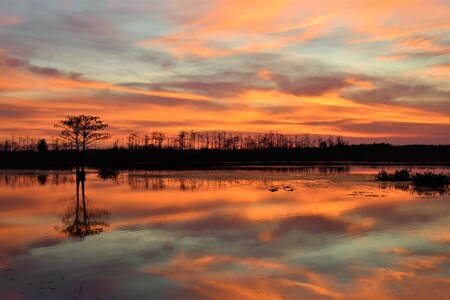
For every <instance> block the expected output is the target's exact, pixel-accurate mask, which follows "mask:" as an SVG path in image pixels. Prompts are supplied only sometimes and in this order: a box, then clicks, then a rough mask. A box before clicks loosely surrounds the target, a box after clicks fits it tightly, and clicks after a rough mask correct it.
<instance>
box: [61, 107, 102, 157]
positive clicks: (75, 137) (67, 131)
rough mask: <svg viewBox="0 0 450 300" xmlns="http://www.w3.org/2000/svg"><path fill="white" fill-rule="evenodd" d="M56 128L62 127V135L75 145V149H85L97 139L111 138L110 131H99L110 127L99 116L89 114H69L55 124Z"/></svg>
mask: <svg viewBox="0 0 450 300" xmlns="http://www.w3.org/2000/svg"><path fill="white" fill-rule="evenodd" d="M55 127H56V128H61V129H62V131H61V133H60V136H61V137H62V138H63V139H65V140H66V141H68V142H69V143H70V144H71V145H73V146H74V147H75V150H77V151H80V149H81V150H82V151H85V150H86V148H87V147H88V146H89V145H90V144H92V143H95V142H97V141H101V140H106V139H109V138H110V135H109V134H108V133H101V132H99V131H102V130H104V129H105V128H106V127H108V124H104V123H103V121H101V120H100V118H99V117H93V116H89V115H79V116H67V118H66V119H65V120H62V121H59V122H58V123H57V124H55Z"/></svg>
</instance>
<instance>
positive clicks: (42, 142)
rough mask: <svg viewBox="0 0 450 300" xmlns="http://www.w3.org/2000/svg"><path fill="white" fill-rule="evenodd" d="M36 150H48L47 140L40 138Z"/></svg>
mask: <svg viewBox="0 0 450 300" xmlns="http://www.w3.org/2000/svg"><path fill="white" fill-rule="evenodd" d="M37 149H38V152H46V151H47V150H48V146H47V141H46V140H45V139H40V140H39V142H38V145H37Z"/></svg>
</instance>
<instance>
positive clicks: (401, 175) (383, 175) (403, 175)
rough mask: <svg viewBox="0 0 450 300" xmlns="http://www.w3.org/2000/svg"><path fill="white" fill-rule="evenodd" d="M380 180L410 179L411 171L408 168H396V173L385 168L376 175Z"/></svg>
mask: <svg viewBox="0 0 450 300" xmlns="http://www.w3.org/2000/svg"><path fill="white" fill-rule="evenodd" d="M375 178H376V180H379V181H410V180H411V171H410V170H408V169H401V170H396V171H395V172H394V173H388V172H386V171H385V170H382V171H379V172H378V175H377V176H376V177H375Z"/></svg>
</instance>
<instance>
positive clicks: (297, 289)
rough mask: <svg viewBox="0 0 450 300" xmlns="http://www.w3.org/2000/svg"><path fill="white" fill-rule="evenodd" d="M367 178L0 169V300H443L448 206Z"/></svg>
mask: <svg viewBox="0 0 450 300" xmlns="http://www.w3.org/2000/svg"><path fill="white" fill-rule="evenodd" d="M398 168H400V167H397V168H396V167H388V168H385V169H386V170H395V169H398ZM413 169H414V170H418V169H421V170H429V169H430V168H419V167H415V168H413ZM378 170H381V167H376V168H375V167H369V166H341V167H326V166H309V167H283V168H281V167H280V168H276V167H274V168H256V167H255V168H242V169H234V170H220V171H121V172H119V174H114V173H113V174H106V175H105V174H103V176H101V177H99V174H98V173H97V171H96V170H88V171H87V174H86V179H85V180H77V178H76V175H75V174H74V173H73V172H70V171H39V170H38V171H36V170H33V171H24V170H2V171H0V272H1V273H0V299H4V300H10V299H11V300H13V299H449V297H450V292H449V291H450V195H449V194H448V193H445V192H442V191H432V190H431V191H430V190H419V191H418V190H415V189H414V188H412V187H411V186H410V185H409V184H407V183H380V182H377V181H375V180H374V176H375V174H376V173H377V171H378ZM431 170H432V171H434V172H438V171H445V172H449V171H450V169H448V168H447V169H445V168H435V169H431ZM275 188H276V189H277V190H276V191H275ZM270 190H272V191H270Z"/></svg>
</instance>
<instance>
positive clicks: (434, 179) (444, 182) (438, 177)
mask: <svg viewBox="0 0 450 300" xmlns="http://www.w3.org/2000/svg"><path fill="white" fill-rule="evenodd" d="M411 183H412V184H413V186H424V187H447V186H448V185H450V173H448V174H446V173H439V174H435V173H431V172H424V173H414V174H412V176H411Z"/></svg>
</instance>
